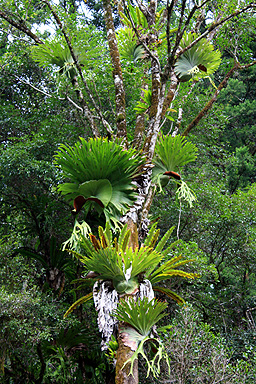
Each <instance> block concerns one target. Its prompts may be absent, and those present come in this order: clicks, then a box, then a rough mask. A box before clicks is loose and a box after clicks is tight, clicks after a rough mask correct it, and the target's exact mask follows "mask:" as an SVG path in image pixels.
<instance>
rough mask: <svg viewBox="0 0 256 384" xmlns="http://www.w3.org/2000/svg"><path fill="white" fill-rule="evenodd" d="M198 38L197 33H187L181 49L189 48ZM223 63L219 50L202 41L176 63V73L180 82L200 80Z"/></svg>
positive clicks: (204, 40)
mask: <svg viewBox="0 0 256 384" xmlns="http://www.w3.org/2000/svg"><path fill="white" fill-rule="evenodd" d="M197 37H198V36H197V35H196V34H195V33H191V32H190V33H185V34H184V37H183V39H182V41H181V44H180V46H181V48H182V49H183V48H186V47H188V46H189V45H190V44H191V43H192V42H193V41H194V40H195V39H196V38H197ZM220 62H221V54H220V52H219V50H214V47H213V45H212V44H211V43H210V42H209V41H207V40H206V39H201V40H200V41H199V42H198V43H197V44H195V45H194V46H193V47H192V48H190V49H189V50H187V51H186V52H185V53H183V54H182V55H181V56H180V57H179V58H178V60H177V61H176V63H175V73H176V75H177V77H178V78H179V80H180V81H183V82H184V81H188V80H190V79H192V78H193V79H195V80H198V79H200V78H204V77H208V76H209V75H211V74H212V73H214V72H215V71H216V70H217V69H218V67H219V65H220Z"/></svg>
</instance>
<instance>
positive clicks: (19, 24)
mask: <svg viewBox="0 0 256 384" xmlns="http://www.w3.org/2000/svg"><path fill="white" fill-rule="evenodd" d="M0 17H2V18H3V19H5V20H6V21H8V23H9V24H11V25H12V26H13V27H15V28H17V29H18V30H19V31H21V32H23V33H25V34H26V35H27V36H29V37H31V39H33V40H34V41H35V42H36V44H43V41H42V40H40V39H39V37H37V36H36V35H35V34H34V33H33V32H31V30H30V29H29V28H28V27H27V26H26V23H25V21H24V20H21V21H20V22H17V21H14V20H13V19H11V18H10V17H9V16H8V15H7V14H6V13H5V12H4V11H2V10H1V9H0Z"/></svg>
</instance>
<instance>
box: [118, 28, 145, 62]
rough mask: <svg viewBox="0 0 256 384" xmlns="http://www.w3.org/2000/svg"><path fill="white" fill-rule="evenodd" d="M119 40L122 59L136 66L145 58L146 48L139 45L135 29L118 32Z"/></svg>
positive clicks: (124, 29)
mask: <svg viewBox="0 0 256 384" xmlns="http://www.w3.org/2000/svg"><path fill="white" fill-rule="evenodd" d="M117 40H118V45H119V53H120V57H121V59H125V60H127V61H128V62H131V63H134V64H136V63H137V61H138V60H140V59H142V58H143V57H144V55H145V51H144V48H143V46H142V45H140V44H138V43H137V38H136V35H135V32H134V31H133V29H131V28H122V29H120V30H119V31H118V35H117Z"/></svg>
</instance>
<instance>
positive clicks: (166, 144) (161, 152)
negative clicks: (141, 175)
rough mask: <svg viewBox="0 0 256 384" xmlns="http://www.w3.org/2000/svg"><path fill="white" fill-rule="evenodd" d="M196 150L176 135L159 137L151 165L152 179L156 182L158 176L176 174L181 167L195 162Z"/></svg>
mask: <svg viewBox="0 0 256 384" xmlns="http://www.w3.org/2000/svg"><path fill="white" fill-rule="evenodd" d="M196 157H197V148H196V146H195V145H194V144H192V143H190V142H188V141H187V140H186V139H185V137H182V136H180V135H177V136H175V137H172V136H163V137H161V138H160V139H159V140H158V142H157V144H156V149H155V157H154V159H153V163H154V164H155V167H154V169H153V177H154V179H155V181H157V180H156V179H157V177H158V176H159V175H164V173H165V172H169V171H174V172H177V171H179V169H180V168H181V167H183V166H184V165H186V164H187V163H190V162H191V161H194V160H196Z"/></svg>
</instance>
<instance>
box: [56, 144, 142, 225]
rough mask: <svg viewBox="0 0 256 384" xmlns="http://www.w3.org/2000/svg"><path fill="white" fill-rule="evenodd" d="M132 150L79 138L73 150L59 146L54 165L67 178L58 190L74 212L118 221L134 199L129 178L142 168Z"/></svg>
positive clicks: (69, 147) (140, 161)
mask: <svg viewBox="0 0 256 384" xmlns="http://www.w3.org/2000/svg"><path fill="white" fill-rule="evenodd" d="M142 161H143V160H141V158H140V157H139V156H138V154H137V153H136V152H135V150H134V149H129V150H125V149H124V148H123V147H122V145H120V144H117V143H115V142H109V141H108V140H107V139H102V138H97V139H89V140H88V141H86V140H85V139H83V138H80V141H79V142H77V143H76V144H75V145H74V146H73V147H72V146H68V145H61V146H60V148H59V150H58V152H57V154H56V155H55V164H56V165H57V166H58V167H59V168H60V169H61V170H62V172H63V176H64V177H67V178H68V179H70V182H66V183H64V184H62V185H60V186H59V188H58V189H59V191H60V192H61V193H62V194H63V195H65V196H66V197H67V198H68V199H72V200H73V201H74V208H75V212H76V213H78V212H79V211H80V210H81V208H82V207H84V209H85V211H86V213H88V212H89V211H90V210H91V209H95V210H96V211H97V212H98V213H99V214H100V215H101V214H102V213H103V214H104V215H105V217H106V220H107V221H110V220H112V221H113V222H114V223H115V222H117V221H118V219H119V217H120V215H121V214H124V213H125V212H126V211H127V210H128V209H129V206H131V205H132V204H133V203H134V201H135V200H136V194H135V192H134V187H133V184H132V178H133V177H134V176H135V175H136V174H137V172H138V168H139V167H140V166H141V165H142Z"/></svg>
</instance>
